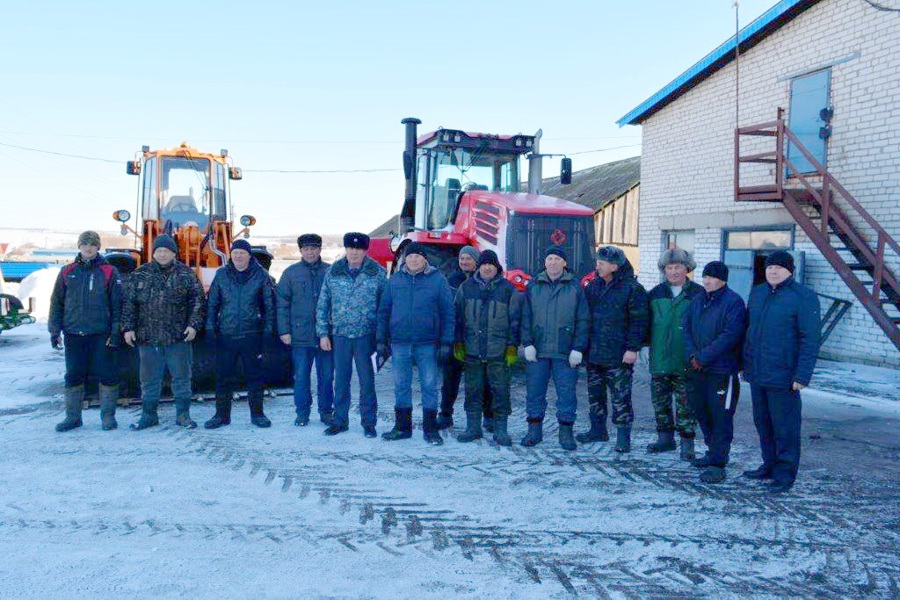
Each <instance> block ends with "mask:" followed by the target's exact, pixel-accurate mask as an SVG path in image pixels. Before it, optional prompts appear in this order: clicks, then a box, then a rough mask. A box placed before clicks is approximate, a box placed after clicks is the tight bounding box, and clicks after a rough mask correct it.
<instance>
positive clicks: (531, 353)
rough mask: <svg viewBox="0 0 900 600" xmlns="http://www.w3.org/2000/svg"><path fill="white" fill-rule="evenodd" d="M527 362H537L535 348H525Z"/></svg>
mask: <svg viewBox="0 0 900 600" xmlns="http://www.w3.org/2000/svg"><path fill="white" fill-rule="evenodd" d="M525 360H527V361H528V362H537V348H535V347H534V346H525Z"/></svg>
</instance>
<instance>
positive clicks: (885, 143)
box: [619, 0, 900, 367]
mask: <svg viewBox="0 0 900 600" xmlns="http://www.w3.org/2000/svg"><path fill="white" fill-rule="evenodd" d="M892 6H893V5H892ZM737 44H740V45H739V50H740V54H739V58H738V59H737V60H735V46H736V45H737ZM736 74H737V77H736ZM736 84H739V90H740V91H739V93H738V94H737V97H738V99H739V102H738V103H737V104H738V106H737V107H736V102H735V97H736V88H737V86H736ZM779 108H783V109H784V120H783V124H784V126H786V127H787V128H788V129H789V130H790V131H792V132H794V133H795V134H796V139H797V140H799V141H800V142H801V143H802V145H804V146H805V147H806V148H807V150H808V151H809V152H810V153H811V155H812V156H813V158H815V159H816V160H817V161H818V162H820V163H821V164H822V165H823V166H824V168H825V169H827V173H826V174H821V172H816V169H817V167H815V165H814V164H813V163H811V162H810V161H809V160H808V159H807V158H806V155H803V154H802V151H799V149H798V147H797V145H796V143H793V142H790V140H789V139H788V141H787V142H786V145H785V146H784V151H783V152H779V153H777V154H779V155H780V156H781V157H785V158H778V161H777V162H776V161H775V159H773V158H772V156H774V155H775V154H776V152H774V151H773V152H772V154H771V155H767V156H768V158H762V156H763V154H762V153H763V152H764V151H769V150H775V148H776V147H775V146H766V144H767V143H771V142H772V140H773V138H768V139H766V138H763V137H756V138H753V139H749V140H748V141H746V142H745V141H744V137H743V136H742V137H741V154H740V155H741V156H744V155H745V153H746V152H748V151H755V152H758V153H759V154H758V155H757V157H758V160H755V162H754V163H753V164H749V163H748V164H746V165H745V164H744V163H743V162H742V163H740V169H741V171H740V174H741V181H740V182H739V183H740V186H741V189H744V188H746V186H749V185H751V184H757V185H759V186H761V187H759V188H757V189H758V190H762V189H763V187H765V186H767V185H769V186H770V187H767V188H765V189H767V190H774V189H776V187H775V186H772V185H771V184H772V182H777V187H778V190H779V191H778V192H773V193H771V194H765V193H758V194H756V195H755V196H754V195H753V194H739V193H736V192H738V191H739V190H737V189H736V188H737V187H738V184H736V182H735V165H736V164H737V163H736V160H735V157H736V151H735V139H736V136H735V127H736V123H739V124H740V126H741V127H742V128H743V127H746V126H750V125H753V124H757V123H764V122H773V121H775V120H776V116H777V114H778V113H777V110H778V109H779ZM736 112H737V115H736ZM619 124H620V125H641V126H642V137H643V148H642V156H641V212H640V216H639V229H640V249H641V254H640V261H641V280H642V282H643V283H644V285H645V286H647V287H648V288H649V287H651V286H652V285H654V284H655V283H657V282H658V281H659V272H658V270H657V268H656V259H657V257H658V255H659V253H660V251H662V250H663V249H664V248H665V247H666V246H672V245H678V246H682V247H684V248H686V249H689V250H691V251H693V252H694V253H695V256H696V260H697V263H698V264H699V265H703V264H705V263H707V262H709V261H711V260H717V259H724V260H725V261H726V262H728V263H729V264H730V265H731V266H732V273H733V275H732V279H733V280H734V283H733V286H732V287H734V288H735V289H736V290H738V291H739V292H741V293H743V294H746V293H747V292H748V291H749V287H750V285H751V284H752V283H753V282H754V281H756V282H759V281H760V280H761V278H762V276H763V262H764V260H765V256H766V254H768V253H769V252H771V251H773V250H774V249H779V248H784V249H787V250H790V251H793V252H794V253H795V255H796V257H797V259H798V261H799V262H802V263H803V265H804V268H803V271H804V272H803V273H802V275H801V276H802V277H803V279H804V283H806V284H807V285H808V286H810V287H812V288H813V289H814V290H815V291H816V292H817V293H818V294H820V298H821V301H822V307H823V314H825V313H826V312H827V309H828V308H830V307H831V306H832V305H834V306H839V305H840V304H841V303H840V302H838V303H834V299H838V300H839V301H843V302H844V303H849V310H848V311H847V312H846V314H845V315H844V316H843V318H842V319H841V320H840V321H839V322H838V323H837V325H836V326H835V327H834V329H833V331H831V333H830V336H829V337H828V338H827V340H826V342H825V343H824V344H823V346H822V349H821V356H823V357H826V358H835V359H839V360H852V361H859V362H865V363H871V364H878V365H884V366H894V367H898V366H900V352H898V347H897V346H896V345H895V343H896V340H897V339H898V338H897V337H896V336H897V330H896V323H898V322H900V318H898V315H900V311H898V306H900V300H898V298H900V296H897V294H898V293H900V288H891V287H890V285H888V283H887V282H888V281H889V279H888V278H889V277H896V276H900V253H898V252H897V251H896V250H895V248H896V246H892V244H896V240H900V14H898V13H897V12H889V11H884V10H878V9H877V8H876V7H873V6H872V4H871V3H868V2H866V1H864V0H783V1H781V2H779V3H778V4H776V5H775V6H774V7H773V8H772V9H770V10H769V11H767V12H766V13H765V14H763V15H762V16H761V17H760V18H759V19H757V20H756V21H754V22H753V23H751V24H750V25H748V26H747V27H745V28H744V29H743V30H741V32H740V34H739V36H738V37H737V39H736V38H734V37H732V38H731V39H730V40H728V41H726V42H725V43H724V44H723V45H722V46H720V47H719V48H716V49H715V50H714V51H713V52H712V53H710V54H709V55H708V56H706V57H705V58H704V59H702V60H701V61H700V62H698V63H697V64H696V65H694V66H692V67H691V68H690V69H688V70H687V71H686V72H685V73H683V74H682V75H680V76H679V77H677V78H676V79H675V80H673V81H672V82H671V83H669V84H668V85H667V86H665V87H664V88H663V89H661V90H660V91H659V92H657V93H656V94H655V95H653V96H652V97H651V98H649V99H648V100H647V101H645V102H644V103H642V104H641V105H640V106H638V107H636V108H635V109H634V110H632V111H631V112H630V113H628V114H627V115H625V116H624V117H623V118H622V119H620V121H619ZM773 131H774V129H773ZM779 139H782V138H779ZM790 161H792V163H791V164H793V165H794V166H795V167H796V172H799V173H810V172H812V175H810V176H809V177H808V178H807V179H805V180H804V179H802V177H800V178H798V177H797V176H794V177H789V176H786V175H785V176H783V177H779V175H781V174H782V173H784V172H785V170H786V169H787V168H788V167H787V166H786V165H788V162H790ZM793 173H794V172H788V174H789V175H791V174H793ZM829 177H833V181H835V182H838V183H839V184H840V185H841V186H843V188H844V189H846V190H847V191H848V192H849V194H850V195H852V197H853V198H855V199H856V201H857V202H858V203H859V205H861V207H862V208H863V209H864V210H865V211H866V212H867V213H868V214H869V215H870V216H871V217H872V219H873V221H874V222H875V223H876V225H875V227H874V228H873V227H869V226H868V225H867V223H870V222H867V221H864V218H865V217H863V216H861V215H860V214H858V213H856V212H854V211H853V210H851V208H850V207H849V205H847V204H846V202H847V201H846V200H845V199H843V198H836V199H835V200H834V203H839V202H844V203H845V204H844V208H843V210H844V211H845V213H846V214H847V215H849V217H848V218H849V220H850V221H851V222H852V223H853V224H855V225H856V227H857V229H858V232H859V234H860V236H861V238H863V239H864V241H865V243H866V244H868V247H869V249H870V250H869V251H865V252H867V254H866V255H867V256H872V255H874V254H876V253H877V251H878V241H877V240H878V236H879V233H878V232H879V230H880V231H882V235H885V236H887V237H886V238H885V239H886V240H888V241H886V243H885V239H882V247H883V250H882V251H883V254H884V259H885V261H884V264H885V269H884V270H883V271H879V270H878V268H876V267H874V266H873V264H870V263H868V262H866V261H864V260H863V261H857V263H853V262H852V261H853V257H852V256H850V255H849V254H848V252H849V253H854V252H855V250H858V248H850V249H846V248H844V249H839V252H843V254H839V256H840V257H842V258H841V260H842V261H843V262H844V263H845V267H842V266H840V265H839V264H837V263H836V262H834V261H833V259H832V258H831V257H832V255H834V252H832V250H831V249H829V248H825V247H823V245H822V244H823V242H822V241H820V240H818V238H817V233H816V231H812V232H810V231H809V228H808V224H806V225H804V222H805V221H804V218H803V217H802V215H801V216H798V215H797V214H796V212H791V211H789V210H788V208H789V205H788V200H789V199H790V198H801V196H802V195H803V193H806V195H807V196H808V197H811V195H812V194H813V192H812V191H809V192H805V191H804V190H809V188H806V187H805V186H804V185H803V181H808V182H812V187H813V188H815V189H818V190H819V191H821V190H822V188H823V186H825V188H826V189H835V186H834V184H833V183H832V184H830V187H829V184H828V183H825V182H826V181H828V182H830V181H832V180H831V179H829ZM782 179H783V182H782ZM783 190H788V192H787V193H785V192H784V191H783ZM785 194H787V196H789V198H788V199H785ZM823 197H824V196H823ZM745 199H769V200H774V201H772V202H758V201H755V202H748V201H736V200H745ZM807 200H808V198H807ZM811 202H812V201H809V202H807V203H806V204H805V205H804V206H805V207H804V208H803V211H802V212H804V214H807V215H809V216H811V217H814V216H815V215H814V211H813V210H812V208H815V206H813V205H812V204H811ZM798 205H799V201H798ZM817 210H818V212H820V213H821V207H819V208H818V209H817ZM824 214H825V215H826V221H828V215H829V214H831V213H829V212H827V211H826V212H825V213H824ZM810 222H813V221H812V220H810ZM818 223H821V220H820V221H818ZM828 223H831V221H828ZM816 227H821V225H819V224H817V225H816ZM823 229H827V228H823ZM835 231H836V230H835V229H834V228H833V227H832V228H831V229H830V230H828V231H827V232H826V233H824V234H823V236H828V237H827V238H826V239H829V240H833V239H834V238H835V236H837V235H838V234H837V233H835ZM824 243H825V245H829V244H831V245H833V246H839V244H838V243H837V242H834V241H832V242H824ZM860 252H863V251H862V250H860ZM839 262H840V261H839ZM873 262H874V261H873ZM860 263H861V264H860ZM851 270H852V271H853V275H854V276H856V277H857V278H858V279H859V280H860V281H861V282H862V284H863V286H864V287H865V288H866V289H867V290H868V293H870V294H872V293H874V290H873V288H874V285H873V277H874V276H875V274H876V273H879V272H880V273H882V274H881V275H880V280H879V281H881V280H883V281H885V283H884V284H883V285H882V289H881V292H880V296H877V297H876V298H877V300H876V302H877V303H878V304H881V309H880V310H881V311H882V312H883V313H884V314H885V315H886V317H885V318H886V319H887V323H890V322H894V323H895V328H894V330H893V333H892V332H891V331H890V327H889V325H884V324H883V323H884V322H885V321H884V318H882V317H876V316H875V315H874V313H873V311H875V312H877V310H876V309H874V308H872V303H871V302H866V300H865V298H864V296H865V294H863V293H861V292H858V291H857V290H858V289H859V288H854V287H852V282H851V283H848V282H847V281H848V280H847V278H846V277H847V275H846V273H847V272H848V271H851ZM838 271H841V272H842V273H844V275H839V274H838ZM895 282H896V281H895ZM739 288H740V289H739ZM886 294H887V301H885V299H886V298H885V296H886ZM892 294H893V295H892ZM878 319H881V320H880V321H879V320H878ZM879 323H882V324H881V325H879ZM892 339H893V340H894V341H892Z"/></svg>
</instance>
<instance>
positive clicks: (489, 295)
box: [454, 250, 522, 446]
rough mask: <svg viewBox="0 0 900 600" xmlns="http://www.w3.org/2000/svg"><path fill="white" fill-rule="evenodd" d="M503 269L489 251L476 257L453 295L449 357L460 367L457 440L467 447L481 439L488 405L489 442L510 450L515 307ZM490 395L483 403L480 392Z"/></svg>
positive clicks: (513, 291)
mask: <svg viewBox="0 0 900 600" xmlns="http://www.w3.org/2000/svg"><path fill="white" fill-rule="evenodd" d="M502 275H503V267H502V266H501V265H500V261H499V260H498V259H497V254H496V253H495V252H494V251H493V250H485V251H484V252H482V253H481V254H480V255H479V257H478V270H477V272H476V273H475V275H473V276H472V277H470V278H469V279H467V280H466V281H465V282H464V283H463V284H462V285H461V286H460V287H459V290H458V291H457V292H456V300H455V305H456V344H455V345H454V354H455V355H456V358H457V360H460V361H461V362H463V363H464V364H465V372H466V431H465V432H464V433H461V434H460V435H459V437H457V439H458V440H459V441H460V442H473V441H475V440H477V439H480V438H481V437H482V435H483V434H482V429H481V425H482V423H481V416H482V412H483V409H484V406H483V405H484V404H485V403H486V402H487V401H491V402H492V403H493V406H492V414H494V415H495V417H494V422H493V429H494V431H493V433H494V441H495V442H496V443H497V444H499V445H501V446H510V445H512V440H511V439H510V437H509V434H508V433H507V422H508V419H509V407H510V402H509V370H510V368H511V367H512V366H513V365H514V364H515V363H516V360H517V358H518V346H519V335H520V323H521V318H522V315H521V302H520V299H519V293H518V292H517V291H516V288H515V287H513V285H512V284H511V283H510V282H509V281H507V280H506V279H504V278H503V277H502ZM487 389H490V390H491V392H492V393H491V396H490V398H486V397H485V396H486V394H485V390H487Z"/></svg>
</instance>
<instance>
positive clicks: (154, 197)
mask: <svg viewBox="0 0 900 600" xmlns="http://www.w3.org/2000/svg"><path fill="white" fill-rule="evenodd" d="M127 173H128V174H129V175H136V176H138V178H139V179H138V193H137V215H136V219H135V221H136V223H135V225H134V227H132V226H130V225H129V224H128V222H129V221H130V220H131V213H130V212H129V211H128V210H124V209H123V210H117V211H116V212H114V213H113V218H114V219H115V220H116V221H118V222H119V223H121V229H122V235H128V234H132V235H133V236H134V239H135V243H134V247H133V248H113V249H110V250H108V251H107V253H106V258H107V260H108V261H109V262H110V263H111V264H113V265H114V266H116V267H117V268H118V269H119V271H120V273H122V275H123V278H125V279H126V281H127V278H128V275H129V274H130V273H131V272H132V271H134V269H135V268H137V267H138V266H139V265H141V264H143V263H146V262H149V261H150V260H152V256H153V240H155V239H156V237H157V236H159V235H161V234H163V233H166V234H169V235H171V236H172V237H173V238H175V241H176V243H177V244H178V260H179V261H181V262H183V263H184V264H186V265H188V266H189V267H191V268H193V269H194V271H195V272H196V274H197V278H198V279H199V280H200V282H201V283H202V284H203V288H204V289H205V290H207V291H208V290H209V286H210V285H211V284H212V280H213V277H215V274H216V271H217V270H218V269H220V268H222V267H223V266H225V265H226V264H227V262H228V260H229V258H230V256H231V242H232V240H233V239H234V238H237V237H239V236H243V237H249V236H250V234H249V228H250V227H251V226H252V225H254V224H255V223H256V219H255V218H254V217H252V216H251V215H244V216H242V217H241V218H240V225H241V227H242V229H240V230H239V231H237V232H235V231H234V229H235V227H234V226H233V225H232V223H231V218H233V216H232V214H231V213H232V210H231V182H232V181H237V180H240V179H241V178H242V173H241V170H240V169H239V168H237V167H235V166H234V165H233V161H232V160H231V158H230V157H229V156H228V151H227V150H221V151H220V152H219V154H209V153H206V152H201V151H200V150H197V149H196V148H193V147H191V146H189V145H188V144H187V142H184V143H182V144H181V145H180V146H178V147H176V148H167V149H161V150H151V149H150V147H149V146H144V147H143V148H142V149H141V151H140V152H138V153H136V155H135V159H134V160H132V161H128V163H127ZM253 254H254V256H255V257H256V258H257V260H259V261H260V263H261V264H262V265H263V266H264V267H265V268H268V266H269V264H270V263H271V259H272V256H271V255H270V254H269V253H268V252H267V251H266V250H265V248H264V247H254V248H253ZM267 344H268V345H267V347H266V348H265V354H266V361H265V370H266V382H267V383H268V384H269V385H277V386H282V385H290V381H291V363H290V352H289V350H288V349H286V348H285V347H284V346H283V345H282V344H281V343H280V342H279V341H278V340H277V338H274V337H273V338H272V339H271V340H269V341H268V342H267ZM214 358H215V354H214V349H213V348H211V347H209V345H208V344H207V342H206V340H205V338H204V336H202V335H201V336H200V337H198V339H197V341H195V342H194V369H193V376H194V391H196V392H202V391H211V390H212V389H213V387H214V384H215V368H214V365H215V360H214ZM119 372H120V382H121V394H122V396H125V397H131V396H136V395H137V394H138V377H137V373H138V369H137V351H136V350H134V349H132V348H129V347H127V346H124V345H123V346H122V348H121V350H120V365H119Z"/></svg>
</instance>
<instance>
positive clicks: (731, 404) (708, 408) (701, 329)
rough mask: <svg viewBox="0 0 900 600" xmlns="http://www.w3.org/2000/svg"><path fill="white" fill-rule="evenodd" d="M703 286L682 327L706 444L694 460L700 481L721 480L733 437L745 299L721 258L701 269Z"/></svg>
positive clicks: (689, 375)
mask: <svg viewBox="0 0 900 600" xmlns="http://www.w3.org/2000/svg"><path fill="white" fill-rule="evenodd" d="M703 289H704V291H703V292H701V293H700V294H699V295H697V296H696V297H695V298H694V299H693V300H692V301H691V304H690V306H689V307H688V309H687V312H686V313H685V314H684V321H683V327H682V330H683V334H684V338H683V339H684V358H685V360H686V362H687V365H688V366H687V381H686V384H687V386H686V387H687V395H688V400H689V401H690V402H691V405H692V407H693V411H694V414H695V415H696V417H697V422H698V423H699V424H700V430H701V431H702V432H703V441H704V442H706V447H707V451H706V455H705V456H702V457H700V458H698V459H696V460H694V461H693V463H692V464H693V465H694V466H695V467H698V468H703V469H704V470H703V471H702V472H701V473H700V479H701V481H704V482H705V483H719V482H720V481H722V480H723V479H725V466H726V465H727V464H728V454H729V452H730V451H731V441H732V440H733V439H734V413H735V410H737V401H738V396H739V394H740V390H741V384H740V381H739V380H738V371H739V370H740V361H739V356H740V348H741V341H742V340H743V338H744V327H745V324H746V311H745V309H744V301H743V300H742V299H741V297H740V296H739V295H738V294H737V293H735V292H734V291H733V290H732V289H731V288H729V287H728V267H727V266H726V265H725V263H723V262H720V261H713V262H711V263H709V264H708V265H706V267H704V268H703Z"/></svg>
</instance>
